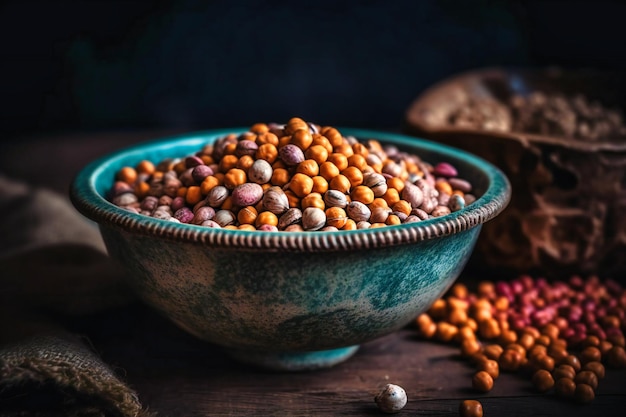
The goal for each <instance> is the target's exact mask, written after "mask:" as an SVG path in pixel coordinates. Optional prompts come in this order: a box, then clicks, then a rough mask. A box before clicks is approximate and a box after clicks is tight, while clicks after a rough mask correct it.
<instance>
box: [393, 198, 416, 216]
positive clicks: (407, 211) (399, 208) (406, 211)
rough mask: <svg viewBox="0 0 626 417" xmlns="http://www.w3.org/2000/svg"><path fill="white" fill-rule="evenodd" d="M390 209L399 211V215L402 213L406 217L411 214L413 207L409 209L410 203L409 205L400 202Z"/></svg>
mask: <svg viewBox="0 0 626 417" xmlns="http://www.w3.org/2000/svg"><path fill="white" fill-rule="evenodd" d="M391 209H392V210H393V211H399V212H400V213H404V214H406V215H407V216H408V215H409V214H411V210H413V207H411V203H409V202H408V201H406V200H400V201H398V202H397V203H395V204H394V205H393V206H392V207H391Z"/></svg>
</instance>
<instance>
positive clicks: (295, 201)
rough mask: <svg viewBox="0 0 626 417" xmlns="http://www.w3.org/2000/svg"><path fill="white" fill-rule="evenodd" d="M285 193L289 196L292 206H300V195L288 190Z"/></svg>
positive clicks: (290, 205)
mask: <svg viewBox="0 0 626 417" xmlns="http://www.w3.org/2000/svg"><path fill="white" fill-rule="evenodd" d="M285 195H286V196H287V201H288V202H289V207H290V208H294V207H300V197H298V196H297V195H296V194H295V193H294V192H293V191H291V190H286V191H285Z"/></svg>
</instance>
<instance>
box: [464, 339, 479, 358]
mask: <svg viewBox="0 0 626 417" xmlns="http://www.w3.org/2000/svg"><path fill="white" fill-rule="evenodd" d="M478 352H480V344H479V343H478V341H477V340H476V339H464V340H463V341H461V355H463V356H465V357H470V356H472V355H474V354H476V353H478Z"/></svg>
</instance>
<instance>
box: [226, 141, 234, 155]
mask: <svg viewBox="0 0 626 417" xmlns="http://www.w3.org/2000/svg"><path fill="white" fill-rule="evenodd" d="M236 150H237V144H236V143H229V144H227V145H226V146H224V155H234V154H235V152H236Z"/></svg>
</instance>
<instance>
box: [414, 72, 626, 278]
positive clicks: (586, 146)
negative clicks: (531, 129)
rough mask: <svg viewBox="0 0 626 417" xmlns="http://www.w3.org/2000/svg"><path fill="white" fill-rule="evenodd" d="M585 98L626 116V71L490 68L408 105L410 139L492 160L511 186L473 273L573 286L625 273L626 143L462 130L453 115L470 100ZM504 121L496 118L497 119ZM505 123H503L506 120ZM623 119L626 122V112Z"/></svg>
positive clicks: (489, 127)
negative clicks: (573, 281) (585, 278)
mask: <svg viewBox="0 0 626 417" xmlns="http://www.w3.org/2000/svg"><path fill="white" fill-rule="evenodd" d="M538 91H540V92H543V93H545V94H551V95H554V94H561V95H564V96H565V97H574V96H576V95H579V94H582V95H584V96H585V97H586V98H587V99H588V100H589V101H595V102H597V103H600V104H602V105H603V106H604V107H605V108H611V109H618V110H619V109H622V112H623V111H624V110H626V79H625V78H624V76H623V74H620V73H611V72H606V71H599V70H560V69H558V68H517V69H516V68H484V69H477V70H475V71H470V72H467V73H462V74H458V75H454V76H451V77H450V78H447V79H445V80H442V81H441V82H439V83H437V84H435V85H433V86H432V87H430V88H429V89H427V90H426V91H424V92H423V93H422V94H421V95H420V96H419V97H417V98H416V100H415V101H414V102H413V103H412V104H411V106H410V107H409V109H408V111H407V114H406V129H405V132H406V133H409V134H412V135H415V136H417V137H425V138H427V139H430V140H433V141H436V142H438V143H442V144H446V145H449V146H453V147H456V148H460V149H463V150H466V151H471V152H472V153H474V154H476V155H478V156H480V157H482V158H484V159H485V160H487V161H489V162H491V163H493V164H494V165H496V166H497V167H499V168H500V169H502V171H503V172H504V173H505V175H506V176H507V177H508V178H509V180H510V181H511V184H512V189H513V196H512V198H511V204H509V206H508V207H507V208H506V210H505V211H504V212H503V213H502V215H501V216H498V218H497V219H496V220H495V221H493V222H490V223H489V224H488V225H487V226H486V227H484V229H483V231H482V233H481V237H480V239H479V241H478V243H477V248H476V250H475V252H474V255H473V257H472V259H471V261H470V263H469V265H468V269H471V270H472V271H475V272H480V273H483V274H487V273H489V272H490V271H498V274H499V276H500V278H502V276H503V275H509V276H514V275H517V274H520V273H532V274H536V275H543V276H547V277H550V278H552V279H565V278H568V277H569V276H571V275H573V274H577V275H589V274H597V275H600V276H602V277H607V278H608V277H611V278H614V279H617V280H620V281H621V280H623V276H624V273H625V272H626V258H625V257H624V256H623V254H624V251H626V220H625V218H624V216H623V215H621V214H620V213H623V212H624V210H626V199H625V198H624V197H623V196H624V195H626V137H625V136H621V137H620V136H619V135H618V136H615V137H605V138H598V139H595V140H589V139H587V140H585V139H581V138H579V137H575V136H567V135H566V134H563V135H557V134H550V135H548V134H539V133H528V132H523V131H519V130H517V131H516V130H514V129H500V128H502V127H503V125H506V123H503V119H502V118H501V117H500V118H498V117H495V118H494V119H496V120H495V123H490V124H489V123H487V122H491V120H487V122H485V124H484V127H477V126H473V125H471V124H470V125H463V126H460V125H456V124H454V123H450V120H451V117H453V115H454V114H455V113H457V112H458V111H459V109H463V108H466V109H470V108H472V106H470V103H471V102H472V101H474V102H476V101H481V102H488V103H489V102H490V103H495V104H496V105H498V104H506V103H509V102H510V100H511V98H512V97H513V96H522V97H528V96H529V94H530V93H533V92H538ZM495 115H496V116H498V114H495ZM499 116H502V115H501V114H500V115H499ZM623 116H624V115H623Z"/></svg>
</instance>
